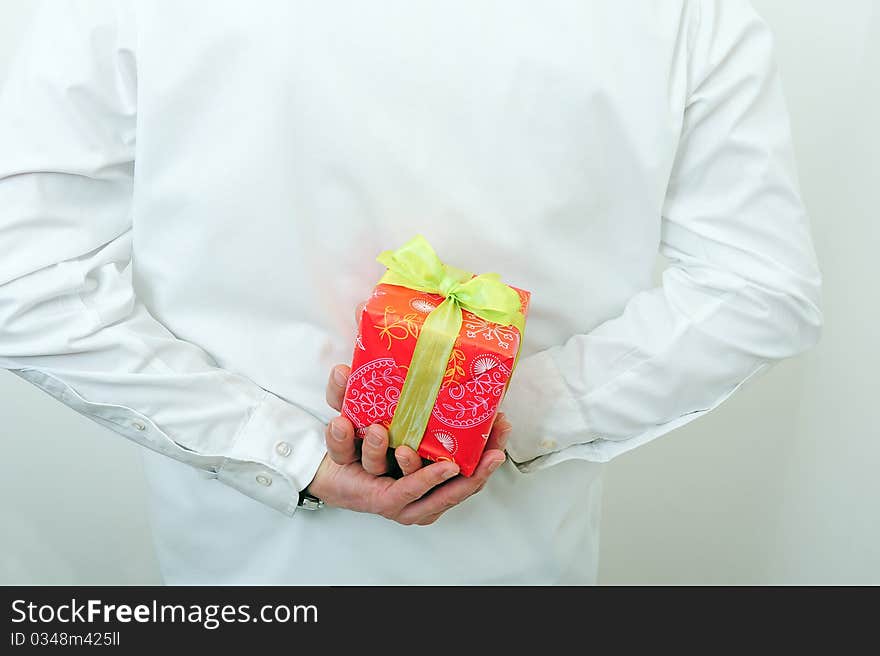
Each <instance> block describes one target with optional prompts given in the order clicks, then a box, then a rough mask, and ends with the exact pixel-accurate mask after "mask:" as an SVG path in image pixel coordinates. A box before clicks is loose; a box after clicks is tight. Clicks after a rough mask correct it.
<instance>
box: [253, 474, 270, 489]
mask: <svg viewBox="0 0 880 656" xmlns="http://www.w3.org/2000/svg"><path fill="white" fill-rule="evenodd" d="M257 483H259V484H260V485H262V486H264V487H269V486H270V485H272V479H271V478H269V477H268V476H266V475H265V474H258V475H257Z"/></svg>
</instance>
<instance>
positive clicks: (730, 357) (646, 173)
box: [0, 0, 821, 583]
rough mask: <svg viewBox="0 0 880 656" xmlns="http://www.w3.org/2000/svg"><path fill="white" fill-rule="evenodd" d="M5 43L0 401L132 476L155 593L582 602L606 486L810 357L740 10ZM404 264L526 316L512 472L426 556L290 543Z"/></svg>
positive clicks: (105, 13)
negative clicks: (321, 590) (170, 588)
mask: <svg viewBox="0 0 880 656" xmlns="http://www.w3.org/2000/svg"><path fill="white" fill-rule="evenodd" d="M24 41H25V43H26V45H25V46H24V47H23V49H22V51H21V52H20V54H19V56H18V58H17V59H16V61H15V63H14V66H13V69H12V71H11V75H10V77H9V79H8V80H7V82H6V83H5V85H4V87H3V89H2V93H0V366H2V367H5V368H8V369H11V370H13V371H15V372H16V373H17V374H18V375H20V376H21V377H23V378H25V379H27V380H28V381H30V382H31V383H33V384H35V385H38V386H40V387H41V388H43V389H44V390H45V391H46V392H48V393H49V394H51V395H52V396H54V397H56V398H57V399H59V400H60V401H62V402H63V403H65V404H67V405H69V406H70V407H72V408H73V409H75V410H76V411H78V412H80V413H82V414H84V415H86V416H88V417H90V418H92V419H94V420H95V421H96V422H99V423H100V424H103V425H104V426H107V427H109V428H111V429H113V430H114V431H116V432H118V433H120V434H121V435H123V436H125V437H128V438H130V439H131V440H134V441H135V442H137V443H138V444H141V445H143V446H145V447H148V449H150V450H151V451H150V452H149V453H150V454H151V455H150V456H149V457H148V458H147V465H148V474H149V478H150V481H151V486H152V489H153V508H154V512H153V524H154V530H155V535H156V541H157V546H158V551H159V558H160V562H161V565H162V569H163V572H164V575H165V577H166V580H167V581H168V582H170V583H245V582H250V583H406V582H424V583H434V582H436V583H478V582H488V583H552V582H566V583H580V582H591V581H594V580H595V576H596V556H597V547H598V517H599V496H600V487H601V476H600V473H601V465H600V464H599V463H603V462H606V461H608V460H610V459H611V458H613V457H615V456H617V455H620V454H621V453H624V452H626V451H628V450H630V449H632V448H634V447H637V446H639V445H641V444H644V443H645V442H647V441H649V440H652V439H654V438H656V437H657V436H659V435H662V434H664V433H667V432H669V431H670V430H672V429H674V428H676V427H678V426H681V425H682V424H684V423H687V422H689V421H691V420H693V419H695V418H697V417H699V416H700V415H702V414H704V413H705V412H707V411H709V410H711V409H712V408H714V407H716V406H717V405H718V404H719V403H721V402H722V401H723V400H724V399H725V398H727V397H728V396H729V395H730V394H731V393H732V392H733V391H735V390H736V388H737V387H738V386H739V385H741V384H742V383H743V382H744V381H746V380H747V379H749V378H751V377H752V376H754V375H755V374H756V373H758V372H760V371H762V370H763V369H765V368H766V367H767V366H768V365H770V364H772V363H773V362H775V361H778V360H780V359H782V358H786V357H789V356H792V355H794V354H797V353H799V352H801V351H803V350H805V349H806V348H808V347H810V346H811V345H812V344H814V343H815V342H816V340H817V339H818V335H819V332H820V325H821V313H820V310H819V291H820V273H819V271H818V268H817V264H816V259H815V255H814V251H813V247H812V244H811V239H810V235H809V226H808V219H807V217H806V214H805V211H804V207H803V206H802V203H801V200H800V197H799V192H798V186H797V180H796V173H795V167H794V161H793V154H792V148H791V142H790V134H789V122H788V117H787V113H786V109H785V105H784V100H783V97H782V95H781V90H780V84H779V79H778V76H777V73H776V69H775V64H774V60H773V46H772V37H771V34H770V32H769V30H768V28H767V26H766V25H765V23H764V22H763V21H762V20H761V19H760V18H759V17H758V16H757V15H756V14H755V13H754V11H753V10H752V9H751V8H750V6H749V5H748V4H747V3H745V2H741V1H739V0H706V1H696V0H695V1H692V2H688V1H686V0H668V1H662V2H650V3H648V2H640V3H621V2H617V1H616V0H608V1H607V2H603V1H600V0H595V1H593V2H580V1H578V0H559V1H550V2H543V3H535V2H532V1H530V0H521V1H520V0H517V1H510V2H503V3H502V2H489V1H476V2H475V1H473V0H470V1H468V2H464V1H461V2H459V1H444V2H439V1H437V2H430V1H414V0H386V1H383V2H378V3H366V2H354V1H351V2H341V1H339V2H323V3H316V2H287V1H280V0H279V1H277V2H269V1H265V2H261V3H256V4H254V3H244V2H233V1H224V2H213V3H211V5H210V9H209V10H208V9H207V8H206V5H205V3H201V2H179V1H177V0H175V1H173V2H172V1H171V0H149V1H143V2H140V1H122V0H103V1H89V2H76V1H67V2H62V3H58V2H49V3H47V5H46V6H45V8H44V9H43V11H42V12H40V13H39V15H38V17H37V19H36V21H35V23H34V25H33V29H32V32H31V33H30V34H29V35H28V36H27V37H26V38H25V39H24ZM416 233H422V234H424V235H425V236H426V237H427V238H428V240H429V241H430V242H431V243H432V244H433V246H434V247H435V248H436V250H437V252H438V254H439V255H440V257H441V258H442V259H443V260H444V261H446V262H448V263H450V264H453V265H455V266H458V267H462V268H465V269H468V270H471V271H475V272H485V271H495V272H498V273H500V274H501V276H502V278H503V279H504V280H505V281H506V282H508V283H510V284H512V285H516V286H518V287H522V288H524V289H528V290H530V291H531V292H532V303H531V309H530V315H529V318H528V325H527V329H526V337H525V342H524V347H523V353H522V358H521V360H520V362H519V366H518V368H517V371H516V372H515V374H514V377H513V382H512V384H511V386H510V389H509V392H508V395H507V397H506V399H505V400H504V403H503V405H502V409H503V410H504V412H506V413H507V415H508V417H509V419H510V420H511V422H512V423H513V426H514V428H513V431H512V433H511V438H510V444H509V447H508V454H509V461H508V463H507V464H506V465H505V466H504V467H502V468H501V469H500V470H499V471H498V472H497V473H496V474H495V475H494V476H493V477H492V478H491V479H490V482H489V484H488V485H487V486H486V488H485V489H484V490H483V491H482V492H481V493H480V494H478V495H476V496H475V497H473V498H471V499H469V500H468V501H466V502H465V503H463V504H462V505H460V506H458V507H456V508H454V509H453V510H451V511H449V512H448V513H446V514H445V515H444V516H443V517H442V518H441V519H440V521H438V522H437V523H436V524H434V525H432V526H429V527H404V526H400V525H397V524H395V523H393V522H390V521H388V520H385V519H383V518H381V517H377V516H373V515H367V514H358V513H353V512H350V511H347V510H341V509H335V508H325V509H323V510H320V511H318V512H308V511H303V510H296V503H297V496H298V495H297V493H298V491H299V490H300V489H302V488H305V487H306V486H307V485H308V483H309V482H310V480H311V478H312V476H313V475H314V473H315V470H316V468H317V466H318V463H319V462H320V460H321V458H322V457H323V456H324V453H325V451H324V446H323V430H324V425H325V423H326V422H327V421H328V420H329V419H330V418H331V417H333V416H334V414H335V413H334V412H333V411H332V410H331V409H330V408H329V407H328V406H327V405H326V402H325V400H324V389H325V383H326V380H327V377H328V374H329V371H330V368H331V366H332V365H334V364H336V363H340V362H349V361H350V360H351V354H352V349H353V343H354V337H355V325H354V321H353V314H354V312H353V310H354V308H355V306H356V305H357V304H358V303H359V302H360V301H362V300H364V299H365V298H366V297H367V295H368V294H369V293H370V290H371V288H372V286H373V285H374V284H375V282H376V281H377V279H378V278H379V276H380V275H381V274H382V271H383V269H382V267H381V266H380V265H379V264H377V263H376V261H375V257H376V255H377V254H378V253H379V252H380V251H382V250H384V249H388V248H396V247H397V246H399V245H401V244H402V243H404V242H405V241H406V240H407V239H409V238H410V237H412V236H413V235H415V234H416ZM658 251H659V252H661V253H662V254H664V255H665V256H666V257H667V258H668V259H669V261H670V266H669V268H668V269H667V270H666V271H665V273H664V274H663V277H662V285H661V286H659V287H654V286H653V283H652V272H653V269H654V266H655V260H656V255H657V253H658ZM7 402H8V401H7ZM767 411H768V412H772V411H773V410H772V408H768V409H767ZM153 452H155V455H153ZM94 457H96V458H100V457H101V454H100V453H95V454H94ZM180 463H185V465H190V466H191V467H189V466H185V465H184V464H180ZM697 464H698V463H697ZM27 466H29V467H39V463H27ZM662 475H663V474H662V472H657V476H658V477H660V476H662ZM218 481H219V483H218ZM222 484H225V485H222ZM109 493H112V490H108V494H109ZM277 511H281V512H277ZM291 516H292V517H291Z"/></svg>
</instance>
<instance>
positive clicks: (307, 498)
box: [296, 490, 324, 510]
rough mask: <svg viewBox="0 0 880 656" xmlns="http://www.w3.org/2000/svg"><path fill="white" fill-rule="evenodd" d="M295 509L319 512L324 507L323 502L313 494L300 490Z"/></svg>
mask: <svg viewBox="0 0 880 656" xmlns="http://www.w3.org/2000/svg"><path fill="white" fill-rule="evenodd" d="M296 507H297V508H303V509H305V510H320V509H321V508H323V507H324V502H323V501H321V500H320V499H319V498H318V497H316V496H314V495H313V494H309V493H308V492H306V491H305V490H301V491H300V493H299V502H298V503H297V504H296Z"/></svg>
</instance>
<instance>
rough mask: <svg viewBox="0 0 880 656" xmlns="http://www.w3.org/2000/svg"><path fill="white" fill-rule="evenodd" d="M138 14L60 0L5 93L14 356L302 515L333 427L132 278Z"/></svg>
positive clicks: (111, 419)
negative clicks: (182, 333) (268, 386)
mask: <svg viewBox="0 0 880 656" xmlns="http://www.w3.org/2000/svg"><path fill="white" fill-rule="evenodd" d="M134 21H135V16H134V14H133V10H132V9H131V7H130V6H129V5H128V4H127V3H125V2H123V1H121V0H120V1H117V0H101V1H90V2H74V1H70V2H63V3H55V2H47V3H45V5H44V6H43V9H42V10H41V11H40V12H38V13H37V15H36V18H35V20H34V22H33V24H32V25H33V26H32V28H31V31H30V33H29V34H28V35H27V36H26V37H25V39H24V44H25V45H24V46H23V47H22V49H21V50H20V52H19V53H18V55H17V58H16V59H15V60H14V62H13V66H12V69H11V72H10V75H9V77H8V79H7V80H6V81H5V83H4V84H3V87H2V90H0V116H2V121H0V253H2V257H0V367H3V368H6V369H10V370H12V371H13V372H14V373H16V374H18V375H19V376H21V377H22V378H24V379H25V380H27V381H29V382H31V383H33V384H34V385H37V386H39V387H40V388H42V389H43V390H45V391H46V392H48V393H49V394H50V395H52V396H54V397H55V398H56V399H58V400H60V401H61V402H63V403H65V404H66V405H68V406H70V407H71V408H73V409H74V410H76V411H78V412H80V413H82V414H84V415H86V416H87V417H89V418H91V419H93V420H94V421H96V422H98V423H99V424H102V425H104V426H106V427H108V428H111V429H112V430H114V431H116V432H117V433H120V434H122V435H124V436H126V437H128V438H130V439H131V440H133V441H135V442H137V443H138V444H141V445H142V446H145V447H148V448H150V449H154V450H155V451H158V452H160V453H163V454H165V455H167V456H170V457H171V458H174V459H176V460H179V461H181V462H184V463H188V464H190V465H192V466H194V467H197V468H199V469H202V470H205V471H207V472H210V475H211V476H213V477H216V478H217V479H219V480H220V481H222V482H223V483H225V484H227V485H230V486H232V487H234V488H237V489H238V490H240V491H241V492H243V493H244V494H247V495H249V496H251V497H253V498H254V499H257V500H259V501H261V502H263V503H265V504H267V505H269V506H271V507H273V508H276V509H277V510H280V511H281V512H284V513H286V514H288V515H290V514H292V513H293V512H294V511H295V509H296V506H297V502H298V498H299V491H300V490H302V489H304V488H305V487H307V486H308V484H309V483H310V481H311V479H312V477H313V476H314V473H315V471H316V470H317V468H318V465H319V463H320V461H321V459H322V458H323V457H324V454H325V448H324V439H323V428H324V427H323V422H322V421H321V420H320V419H319V418H317V417H314V416H312V415H311V414H309V413H308V412H306V411H305V410H304V409H302V408H300V407H298V406H297V405H295V403H292V402H290V401H288V400H286V399H282V398H280V397H279V396H277V395H275V394H273V393H272V392H270V391H268V390H265V389H262V388H261V387H259V386H258V385H257V384H255V383H254V382H253V381H251V380H249V379H248V378H246V377H244V376H241V375H238V374H236V373H235V372H233V371H229V370H226V369H223V368H221V367H218V366H217V364H216V362H215V361H214V360H213V359H212V358H211V356H210V354H208V353H207V352H205V351H204V350H203V349H202V348H200V347H199V346H198V345H196V344H193V343H190V342H186V341H183V340H180V339H177V338H176V337H175V336H174V335H173V334H172V333H171V332H170V331H169V330H168V329H167V328H166V327H165V326H163V325H162V324H161V323H160V322H159V321H157V320H156V319H155V318H154V317H153V316H151V314H150V312H149V310H148V309H147V308H146V307H145V306H144V304H143V303H142V302H141V301H140V300H139V299H138V297H137V296H136V294H135V291H134V288H133V286H132V276H131V272H132V260H131V244H132V221H131V200H132V191H133V170H134V153H135V144H136V136H137V135H136V115H137V112H136V107H137V66H136V29H135V26H134Z"/></svg>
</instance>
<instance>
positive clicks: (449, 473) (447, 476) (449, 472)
mask: <svg viewBox="0 0 880 656" xmlns="http://www.w3.org/2000/svg"><path fill="white" fill-rule="evenodd" d="M456 474H458V467H453V468H452V469H447V470H446V471H445V472H443V480H444V481H446V480H449V479H450V478H452V477H453V476H455V475H456Z"/></svg>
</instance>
